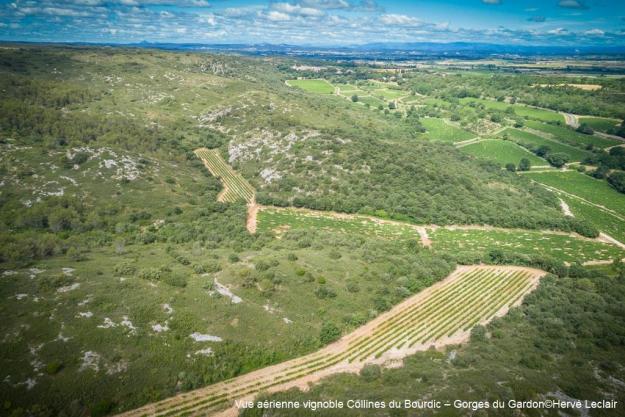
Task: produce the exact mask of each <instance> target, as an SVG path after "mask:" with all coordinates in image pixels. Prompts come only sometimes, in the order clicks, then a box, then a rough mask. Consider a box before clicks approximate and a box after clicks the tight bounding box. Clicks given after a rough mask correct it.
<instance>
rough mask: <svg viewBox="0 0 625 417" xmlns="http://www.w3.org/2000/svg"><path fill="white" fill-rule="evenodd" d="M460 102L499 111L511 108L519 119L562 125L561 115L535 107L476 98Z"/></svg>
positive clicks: (562, 118) (562, 117) (463, 99)
mask: <svg viewBox="0 0 625 417" xmlns="http://www.w3.org/2000/svg"><path fill="white" fill-rule="evenodd" d="M460 102H461V103H462V104H469V103H476V104H481V105H483V106H484V107H485V108H488V109H494V110H501V111H505V110H507V109H508V108H509V107H512V108H513V109H514V113H515V114H517V115H519V116H521V117H527V118H529V119H536V120H542V121H544V122H561V123H564V116H562V115H561V114H559V113H557V112H554V111H550V110H545V109H539V108H536V107H529V106H524V105H522V104H509V103H505V102H503V101H494V100H485V99H478V98H471V97H467V98H462V99H460Z"/></svg>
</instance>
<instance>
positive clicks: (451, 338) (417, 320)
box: [123, 265, 544, 417]
mask: <svg viewBox="0 0 625 417" xmlns="http://www.w3.org/2000/svg"><path fill="white" fill-rule="evenodd" d="M543 275H544V272H543V271H540V270H536V269H530V268H522V267H512V266H483V265H480V266H463V267H459V268H458V269H456V271H454V272H453V273H452V274H451V275H449V276H448V277H447V278H445V279H444V280H443V281H440V282H438V283H437V284H435V285H433V286H431V287H429V288H428V289H426V290H423V291H421V292H420V293H418V294H416V295H414V296H412V297H410V298H409V299H407V300H405V301H404V302H403V303H401V304H399V305H397V306H396V307H395V308H393V309H392V310H390V311H388V312H387V313H384V314H382V315H380V316H378V317H377V318H376V319H375V320H373V321H371V322H370V323H368V324H366V325H365V326H362V327H360V328H359V329H357V330H356V331H354V332H353V333H351V334H349V335H347V336H345V337H343V338H342V339H340V340H339V341H337V342H335V343H333V344H331V345H328V346H327V347H325V348H323V349H321V350H319V351H317V352H315V353H312V354H309V355H306V356H303V357H300V358H297V359H293V360H290V361H287V362H284V363H281V364H278V365H274V366H271V367H268V368H264V369H260V370H258V371H255V372H251V373H249V374H246V375H242V376H240V377H236V378H233V379H230V380H227V381H224V382H221V383H218V384H214V385H210V386H208V387H205V388H201V389H198V390H196V391H192V392H188V393H184V394H180V395H177V396H175V397H172V398H169V399H167V400H163V401H160V402H157V403H153V404H150V405H147V406H145V407H142V408H139V409H137V410H133V411H129V412H127V413H125V414H123V416H125V417H131V416H133V417H134V416H146V415H150V416H174V415H175V416H179V415H207V414H210V412H211V410H215V411H217V410H219V409H223V408H227V407H231V406H233V401H234V400H235V399H242V398H246V399H250V398H253V397H254V396H255V395H256V394H258V393H259V392H261V391H262V392H267V391H269V392H272V391H281V390H285V389H288V388H291V387H305V386H306V385H307V384H308V383H310V382H314V381H317V380H319V379H320V378H322V377H324V376H327V375H330V374H333V373H338V372H355V371H357V370H359V369H360V368H362V366H363V365H365V364H367V363H384V362H387V361H389V360H396V359H400V358H403V357H405V356H407V355H410V354H413V353H415V352H417V351H420V350H426V349H428V348H429V347H430V346H433V345H434V346H437V347H438V346H443V345H445V344H452V343H460V342H463V341H465V340H467V339H468V337H469V335H470V330H471V328H472V327H474V326H475V325H477V324H485V323H486V322H488V321H490V320H491V319H492V318H494V317H496V316H500V315H503V314H505V313H506V312H507V311H508V309H509V308H510V307H512V306H514V305H517V304H518V303H520V301H521V300H522V298H523V296H524V295H525V294H527V293H528V292H529V291H532V290H533V289H534V288H535V287H536V285H537V284H538V280H539V278H540V277H542V276H543Z"/></svg>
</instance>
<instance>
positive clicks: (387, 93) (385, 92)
mask: <svg viewBox="0 0 625 417" xmlns="http://www.w3.org/2000/svg"><path fill="white" fill-rule="evenodd" d="M371 94H372V95H373V96H375V97H381V98H383V99H384V100H389V101H390V100H395V99H398V98H399V97H403V96H406V95H408V93H407V92H405V91H401V90H391V89H389V88H378V89H376V90H373V91H372V92H371Z"/></svg>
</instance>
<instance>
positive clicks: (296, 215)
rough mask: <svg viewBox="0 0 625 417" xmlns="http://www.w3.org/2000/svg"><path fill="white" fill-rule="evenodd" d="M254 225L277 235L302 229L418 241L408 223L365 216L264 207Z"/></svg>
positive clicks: (412, 227)
mask: <svg viewBox="0 0 625 417" xmlns="http://www.w3.org/2000/svg"><path fill="white" fill-rule="evenodd" d="M257 222H258V230H259V231H267V232H268V231H271V232H276V233H279V234H280V233H283V232H285V231H288V230H293V229H305V230H331V231H338V232H342V233H354V234H359V235H368V236H378V237H382V238H385V239H413V240H418V239H419V235H418V234H417V232H416V231H415V229H414V226H411V225H409V224H402V223H399V222H394V223H383V222H381V221H377V220H376V219H372V218H370V217H367V216H358V215H354V216H345V215H340V214H336V215H332V214H330V213H323V212H315V211H312V210H297V209H277V208H263V209H262V210H260V212H259V213H258V215H257Z"/></svg>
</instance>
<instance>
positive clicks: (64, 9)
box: [0, 0, 625, 45]
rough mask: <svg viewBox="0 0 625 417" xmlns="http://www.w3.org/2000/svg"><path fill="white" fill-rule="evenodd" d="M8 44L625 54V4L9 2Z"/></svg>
mask: <svg viewBox="0 0 625 417" xmlns="http://www.w3.org/2000/svg"><path fill="white" fill-rule="evenodd" d="M0 39H3V40H24V41H87V42H119V43H125V42H138V41H143V40H147V41H151V42H202V43H263V42H267V43H289V44H305V45H311V44H312V45H350V44H361V43H369V42H413V41H414V42H420V41H432V42H452V41H471V42H489V43H503V44H536V45H625V1H623V0H449V1H435V0H410V1H407V0H399V1H387V0H289V1H282V0H276V1H274V0H271V1H270V0H180V1H171V0H147V1H141V0H43V1H33V0H13V1H6V0H0Z"/></svg>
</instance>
